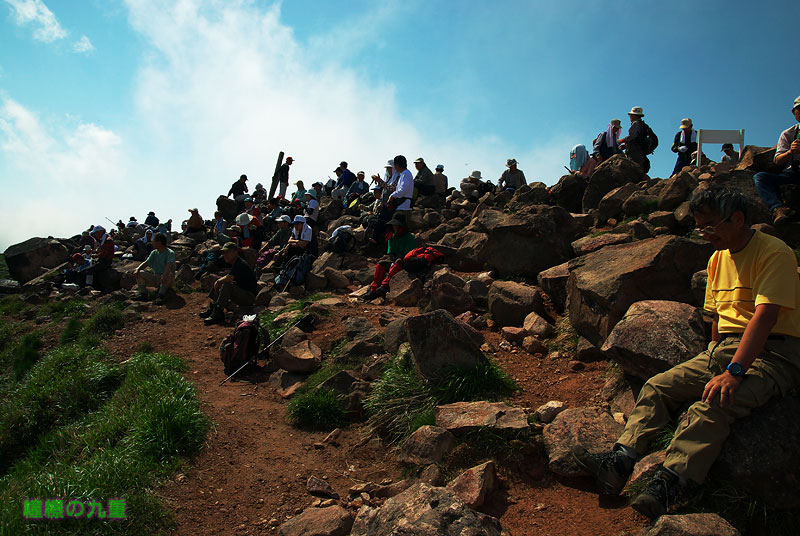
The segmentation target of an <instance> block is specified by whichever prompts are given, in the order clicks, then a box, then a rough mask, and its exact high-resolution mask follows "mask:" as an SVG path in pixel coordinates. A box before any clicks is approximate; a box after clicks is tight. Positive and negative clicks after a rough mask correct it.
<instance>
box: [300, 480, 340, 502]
mask: <svg viewBox="0 0 800 536" xmlns="http://www.w3.org/2000/svg"><path fill="white" fill-rule="evenodd" d="M306 491H308V492H309V493H310V494H311V495H317V496H321V497H330V498H331V499H338V498H339V494H338V493H336V490H334V489H333V487H331V485H330V484H328V483H327V482H325V481H324V480H322V479H321V478H317V477H315V476H313V475H312V476H310V477H308V481H307V482H306Z"/></svg>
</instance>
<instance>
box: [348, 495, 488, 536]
mask: <svg viewBox="0 0 800 536" xmlns="http://www.w3.org/2000/svg"><path fill="white" fill-rule="evenodd" d="M400 530H402V532H399V531H400ZM501 532H502V527H501V525H500V522H499V521H497V520H496V519H495V518H493V517H490V516H487V515H483V514H479V513H476V512H474V511H473V510H471V509H470V508H469V507H468V506H467V505H466V504H464V501H462V500H461V498H459V497H458V495H456V494H455V493H454V492H453V491H451V490H448V489H446V488H437V487H432V486H429V485H428V484H425V483H423V482H420V483H418V484H415V485H414V486H412V487H410V488H408V489H407V490H405V491H404V492H402V493H400V494H399V495H396V496H394V497H392V498H390V499H388V500H387V501H386V502H385V503H384V505H383V506H382V507H380V508H371V507H368V506H364V507H362V508H361V509H360V510H359V511H358V515H357V516H356V520H355V522H354V523H353V529H352V532H351V533H350V534H351V536H398V535H399V534H402V535H403V536H500V534H501Z"/></svg>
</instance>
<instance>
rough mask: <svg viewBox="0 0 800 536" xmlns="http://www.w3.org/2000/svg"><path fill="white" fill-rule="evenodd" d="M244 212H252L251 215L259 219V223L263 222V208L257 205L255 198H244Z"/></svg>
mask: <svg viewBox="0 0 800 536" xmlns="http://www.w3.org/2000/svg"><path fill="white" fill-rule="evenodd" d="M244 212H246V213H247V214H250V216H252V217H253V218H254V219H256V220H258V223H262V219H261V209H260V208H258V205H256V204H255V203H254V202H253V198H252V197H245V198H244Z"/></svg>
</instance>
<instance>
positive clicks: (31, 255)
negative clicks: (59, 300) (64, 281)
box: [3, 238, 69, 284]
mask: <svg viewBox="0 0 800 536" xmlns="http://www.w3.org/2000/svg"><path fill="white" fill-rule="evenodd" d="M3 256H4V257H5V260H6V264H7V265H8V271H9V273H10V274H11V277H13V278H14V279H16V280H17V281H19V282H20V283H21V284H25V283H27V282H28V281H30V280H31V279H34V278H35V277H38V276H40V275H42V274H44V273H45V272H47V270H49V269H51V268H55V267H56V266H59V265H61V264H63V263H65V262H67V260H68V259H69V251H67V248H66V247H64V245H63V244H61V242H59V241H58V240H55V239H53V238H29V239H28V240H26V241H24V242H20V243H19V244H14V245H12V246H9V247H8V249H6V250H5V252H4V253H3Z"/></svg>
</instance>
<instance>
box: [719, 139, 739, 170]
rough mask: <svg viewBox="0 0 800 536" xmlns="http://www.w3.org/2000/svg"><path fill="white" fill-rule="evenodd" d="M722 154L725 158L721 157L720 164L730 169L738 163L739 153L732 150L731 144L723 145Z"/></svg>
mask: <svg viewBox="0 0 800 536" xmlns="http://www.w3.org/2000/svg"><path fill="white" fill-rule="evenodd" d="M722 152H723V153H725V156H723V157H722V160H721V162H723V163H728V164H730V165H731V167H732V168H735V167H736V165H737V164H738V163H739V152H738V151H735V150H734V149H733V144H732V143H723V144H722Z"/></svg>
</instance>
